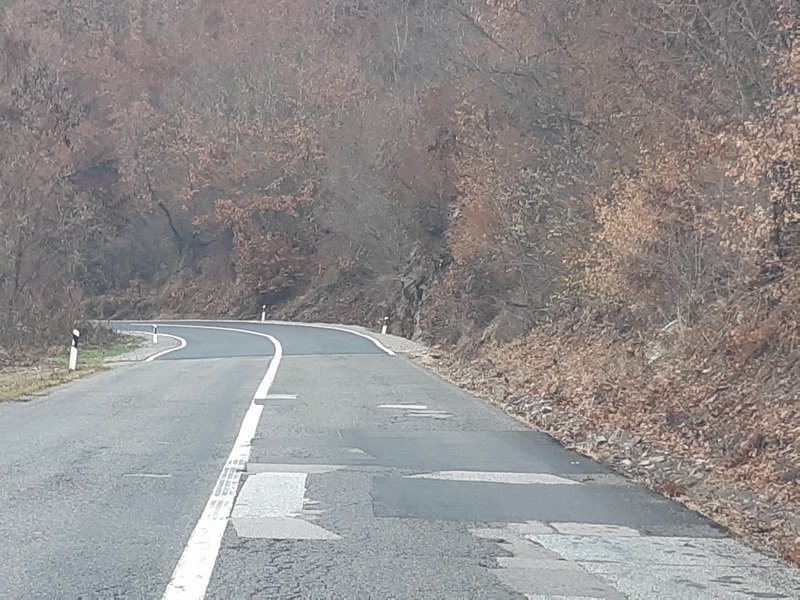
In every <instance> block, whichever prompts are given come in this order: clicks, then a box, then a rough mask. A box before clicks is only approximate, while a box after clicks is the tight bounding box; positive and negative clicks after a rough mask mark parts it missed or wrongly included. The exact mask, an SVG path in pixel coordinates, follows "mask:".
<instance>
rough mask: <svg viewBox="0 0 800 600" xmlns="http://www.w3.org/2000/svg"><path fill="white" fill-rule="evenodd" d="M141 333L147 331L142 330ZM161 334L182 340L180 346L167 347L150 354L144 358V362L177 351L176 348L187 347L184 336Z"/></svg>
mask: <svg viewBox="0 0 800 600" xmlns="http://www.w3.org/2000/svg"><path fill="white" fill-rule="evenodd" d="M140 333H145V332H140ZM161 335H162V336H164V337H168V338H172V339H174V340H178V341H179V342H180V346H178V347H177V348H167V349H166V350H162V351H161V352H159V353H158V354H153V356H148V357H147V358H146V359H144V362H153V361H154V360H155V359H157V358H159V357H161V356H164V355H165V354H169V353H170V352H175V351H176V350H182V349H183V348H186V340H185V339H183V338H182V337H178V336H177V335H170V334H168V333H162V334H161Z"/></svg>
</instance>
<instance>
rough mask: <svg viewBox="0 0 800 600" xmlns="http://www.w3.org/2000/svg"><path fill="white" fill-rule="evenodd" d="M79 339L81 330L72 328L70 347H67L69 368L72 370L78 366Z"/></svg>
mask: <svg viewBox="0 0 800 600" xmlns="http://www.w3.org/2000/svg"><path fill="white" fill-rule="evenodd" d="M80 339H81V332H80V331H78V330H77V329H73V330H72V347H71V348H70V349H69V370H70V371H74V370H75V369H77V368H78V342H79V341H80Z"/></svg>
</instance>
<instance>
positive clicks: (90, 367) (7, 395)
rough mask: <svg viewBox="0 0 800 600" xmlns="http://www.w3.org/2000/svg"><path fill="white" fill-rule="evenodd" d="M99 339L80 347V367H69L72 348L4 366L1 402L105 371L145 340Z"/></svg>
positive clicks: (106, 336)
mask: <svg viewBox="0 0 800 600" xmlns="http://www.w3.org/2000/svg"><path fill="white" fill-rule="evenodd" d="M98 337H100V339H99V340H94V341H89V342H88V343H86V344H85V346H80V347H79V353H78V368H77V370H75V371H70V370H69V369H68V365H69V351H68V347H67V351H66V352H54V353H53V354H52V355H50V356H46V357H41V356H38V357H36V358H29V359H28V360H27V361H25V364H22V361H17V362H16V364H13V365H6V366H2V365H0V402H3V401H26V400H30V399H32V398H34V397H35V396H36V395H37V394H41V393H43V392H45V391H46V390H48V389H49V388H52V387H55V386H58V385H62V384H64V383H68V382H70V381H73V380H75V379H79V378H81V377H86V376H87V375H92V374H94V373H98V372H100V371H105V370H107V369H108V368H109V367H107V366H106V364H105V361H106V359H108V358H111V357H115V356H121V355H123V354H126V353H127V352H131V351H133V350H136V349H137V348H139V347H141V346H142V344H143V339H142V338H138V337H132V336H117V335H109V334H104V335H101V336H98Z"/></svg>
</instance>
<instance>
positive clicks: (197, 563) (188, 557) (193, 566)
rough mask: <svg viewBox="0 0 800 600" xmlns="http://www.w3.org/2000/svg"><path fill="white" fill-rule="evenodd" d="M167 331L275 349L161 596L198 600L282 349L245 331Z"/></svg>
mask: <svg viewBox="0 0 800 600" xmlns="http://www.w3.org/2000/svg"><path fill="white" fill-rule="evenodd" d="M170 327H187V328H194V329H218V330H222V331H235V332H239V333H247V334H250V335H257V336H260V337H265V338H267V339H268V340H269V341H270V342H272V345H273V346H275V355H274V356H273V357H272V360H271V361H270V363H269V368H268V369H267V373H266V375H264V378H263V379H262V380H261V383H260V384H259V386H258V389H257V390H256V393H255V396H254V398H253V400H251V402H250V406H249V407H248V409H247V412H246V413H245V415H244V419H243V420H242V425H241V428H240V429H239V435H238V436H237V437H236V441H235V442H234V444H233V449H232V450H231V453H230V455H229V456H228V460H227V461H226V462H225V466H223V467H222V472H221V473H220V474H219V477H218V478H217V482H216V483H215V484H214V489H213V491H212V492H211V496H210V497H209V499H208V502H207V503H206V506H205V508H204V509H203V514H202V515H200V520H199V521H198V522H197V525H195V528H194V530H193V531H192V535H191V536H190V537H189V541H188V542H187V544H186V547H185V548H184V550H183V554H181V558H180V560H179V561H178V565H177V566H176V567H175V570H174V571H173V573H172V579H170V582H169V584H168V585H167V589H166V591H165V592H164V596H163V600H177V599H184V598H187V599H188V598H191V599H192V600H199V599H201V598H203V597H204V596H205V594H206V589H207V588H208V583H209V581H210V580H211V573H212V571H213V570H214V565H215V564H216V562H217V554H219V547H220V544H221V542H222V536H223V534H224V533H225V527H226V525H227V524H228V517H230V514H231V510H232V509H233V504H234V501H235V499H236V491H237V490H238V488H239V480H240V479H241V477H242V472H243V471H244V469H245V467H246V465H247V461H248V459H249V458H250V450H251V442H252V440H253V437H254V436H255V433H256V427H258V421H259V419H260V418H261V412H262V411H263V410H264V407H263V405H261V404H256V402H255V400H256V399H259V398H261V399H263V398H264V397H266V395H267V393H268V392H269V388H270V386H271V385H272V382H273V381H275V376H276V374H277V373H278V367H279V366H280V362H281V358H282V356H283V347H282V346H281V344H280V342H279V341H278V340H277V339H275V338H274V337H272V336H271V335H268V334H266V333H258V332H256V331H248V330H246V329H232V328H227V327H211V326H203V325H177V326H176V325H170Z"/></svg>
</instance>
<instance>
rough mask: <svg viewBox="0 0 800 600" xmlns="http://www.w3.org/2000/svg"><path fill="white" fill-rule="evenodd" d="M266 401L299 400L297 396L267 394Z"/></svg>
mask: <svg viewBox="0 0 800 600" xmlns="http://www.w3.org/2000/svg"><path fill="white" fill-rule="evenodd" d="M264 400H297V394H267V396H266V398H264Z"/></svg>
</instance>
